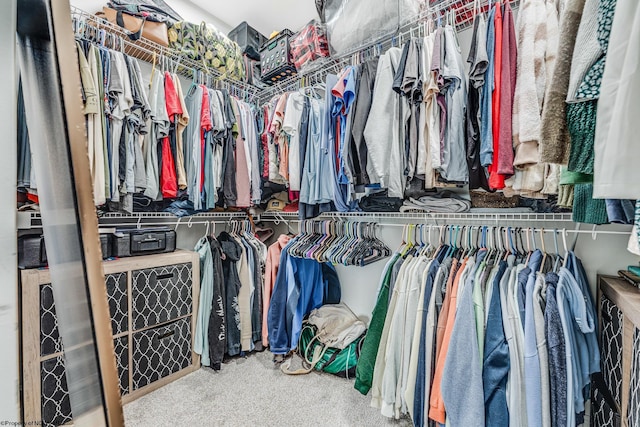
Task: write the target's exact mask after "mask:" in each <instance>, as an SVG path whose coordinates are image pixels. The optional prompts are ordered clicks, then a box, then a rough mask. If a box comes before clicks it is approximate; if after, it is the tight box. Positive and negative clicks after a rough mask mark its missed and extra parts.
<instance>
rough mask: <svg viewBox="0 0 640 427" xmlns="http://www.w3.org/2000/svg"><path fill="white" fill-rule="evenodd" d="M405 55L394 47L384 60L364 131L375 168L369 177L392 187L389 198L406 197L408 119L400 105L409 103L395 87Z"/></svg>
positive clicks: (372, 166)
mask: <svg viewBox="0 0 640 427" xmlns="http://www.w3.org/2000/svg"><path fill="white" fill-rule="evenodd" d="M401 55H402V51H401V50H400V49H399V48H391V49H389V50H388V51H387V52H386V53H385V54H384V55H382V56H381V57H380V61H379V63H378V70H377V75H376V82H375V87H376V90H375V92H374V94H373V100H372V103H371V111H370V113H369V118H368V120H367V124H366V126H365V130H364V137H365V139H366V141H367V150H368V152H369V158H370V160H371V162H370V163H369V164H370V165H371V169H372V170H371V172H370V173H369V178H370V179H371V182H372V183H378V184H380V186H381V187H383V188H388V189H389V193H388V194H389V197H403V196H404V182H403V174H404V167H403V159H404V137H403V133H404V132H403V129H401V126H400V124H401V123H404V122H405V119H406V116H404V117H402V118H401V117H400V112H401V109H400V103H406V100H404V99H402V98H401V97H400V96H399V95H398V94H397V93H395V92H394V91H393V90H392V88H391V86H392V83H393V76H394V75H395V72H396V69H397V67H398V65H399V63H400V56H401ZM402 111H404V112H405V114H408V112H409V109H408V108H406V105H405V108H403V109H402ZM390 118H391V119H392V121H391V123H390V122H389V119H390Z"/></svg>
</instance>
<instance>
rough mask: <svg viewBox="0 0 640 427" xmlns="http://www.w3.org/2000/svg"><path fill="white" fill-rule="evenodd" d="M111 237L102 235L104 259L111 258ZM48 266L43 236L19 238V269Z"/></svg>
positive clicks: (101, 243)
mask: <svg viewBox="0 0 640 427" xmlns="http://www.w3.org/2000/svg"><path fill="white" fill-rule="evenodd" d="M110 240H111V236H110V235H109V234H100V249H101V250H102V259H107V258H110V257H111V256H112V255H111V244H110V243H111V242H110ZM46 266H47V248H46V246H45V244H44V236H43V235H42V234H31V235H27V236H21V237H19V238H18V267H19V268H42V267H46Z"/></svg>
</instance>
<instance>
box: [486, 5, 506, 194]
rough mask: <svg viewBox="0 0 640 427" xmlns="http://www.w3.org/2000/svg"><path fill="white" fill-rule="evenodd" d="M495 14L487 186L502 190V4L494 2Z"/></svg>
mask: <svg viewBox="0 0 640 427" xmlns="http://www.w3.org/2000/svg"><path fill="white" fill-rule="evenodd" d="M495 8H496V15H495V32H496V34H495V41H496V44H495V57H494V82H495V83H494V90H493V99H492V112H493V114H492V121H493V162H492V163H491V165H489V168H488V170H489V186H490V187H491V188H493V189H494V190H502V189H503V188H504V187H505V185H504V181H505V177H504V176H502V175H500V174H499V173H498V159H499V156H500V120H501V119H502V118H501V117H500V96H501V92H502V91H501V84H502V5H501V4H500V2H498V3H496V5H495Z"/></svg>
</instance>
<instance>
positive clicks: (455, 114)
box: [441, 25, 469, 182]
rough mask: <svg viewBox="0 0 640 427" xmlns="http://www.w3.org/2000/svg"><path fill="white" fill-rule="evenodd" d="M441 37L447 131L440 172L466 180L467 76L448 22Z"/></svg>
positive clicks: (460, 180) (448, 178)
mask: <svg viewBox="0 0 640 427" xmlns="http://www.w3.org/2000/svg"><path fill="white" fill-rule="evenodd" d="M444 38H445V49H446V54H445V62H444V68H443V70H442V75H443V77H444V79H445V80H446V81H447V82H448V87H447V89H446V93H445V99H446V102H447V132H446V137H445V138H446V139H445V149H444V153H443V163H442V167H441V169H442V173H441V175H442V177H443V178H444V179H446V180H447V181H452V182H467V181H468V178H469V171H468V169H467V164H466V161H465V153H466V149H465V146H466V140H465V118H466V104H467V79H466V76H465V69H464V63H463V60H462V54H461V51H460V46H459V45H458V41H457V37H456V34H455V31H454V29H453V27H452V26H450V25H448V26H447V27H445V29H444Z"/></svg>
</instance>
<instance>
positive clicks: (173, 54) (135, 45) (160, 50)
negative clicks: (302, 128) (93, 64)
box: [71, 6, 261, 102]
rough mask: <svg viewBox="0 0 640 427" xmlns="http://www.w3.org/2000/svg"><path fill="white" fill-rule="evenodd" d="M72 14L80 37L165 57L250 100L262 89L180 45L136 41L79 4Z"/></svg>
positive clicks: (142, 55)
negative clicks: (199, 59) (211, 65)
mask: <svg viewBox="0 0 640 427" xmlns="http://www.w3.org/2000/svg"><path fill="white" fill-rule="evenodd" d="M71 17H72V20H73V22H74V33H75V34H76V37H78V38H81V39H84V40H87V41H89V42H92V43H98V44H103V45H105V46H107V47H111V48H113V49H116V50H121V51H122V52H124V53H126V54H127V55H130V56H132V57H134V58H136V59H139V60H142V61H145V62H148V63H154V62H157V63H162V61H164V63H165V64H168V65H169V66H170V68H172V69H173V70H174V72H176V73H177V74H181V75H183V76H184V77H187V78H194V77H195V78H199V76H203V80H205V79H206V80H208V81H206V80H205V81H203V83H209V84H210V85H211V86H215V87H217V88H223V89H227V90H228V91H229V93H231V94H232V95H234V96H236V97H238V98H242V99H244V100H246V101H248V102H251V101H255V100H256V99H257V97H258V94H259V92H260V90H261V89H260V88H258V87H257V86H253V85H251V84H249V83H246V82H243V81H240V80H235V79H233V78H230V77H227V76H225V75H223V74H222V73H220V72H219V71H218V70H215V69H212V68H208V67H206V66H205V65H204V64H203V63H199V62H197V61H194V60H191V59H189V58H187V57H186V56H185V55H183V54H182V52H180V51H178V50H176V49H173V48H169V47H165V46H162V45H160V44H158V43H155V42H153V41H150V40H147V39H145V38H140V39H139V40H136V41H132V40H130V39H129V37H128V35H127V33H126V32H125V31H124V29H122V28H120V27H119V26H117V25H114V24H112V23H111V22H109V21H107V20H106V19H103V18H101V17H99V16H96V15H93V14H91V13H89V12H86V11H84V10H82V9H79V8H77V7H74V6H72V7H71ZM86 27H90V28H92V29H95V30H97V34H96V38H98V40H96V39H94V38H89V37H86V35H85V34H84V33H85V31H84V30H85V28H86Z"/></svg>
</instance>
